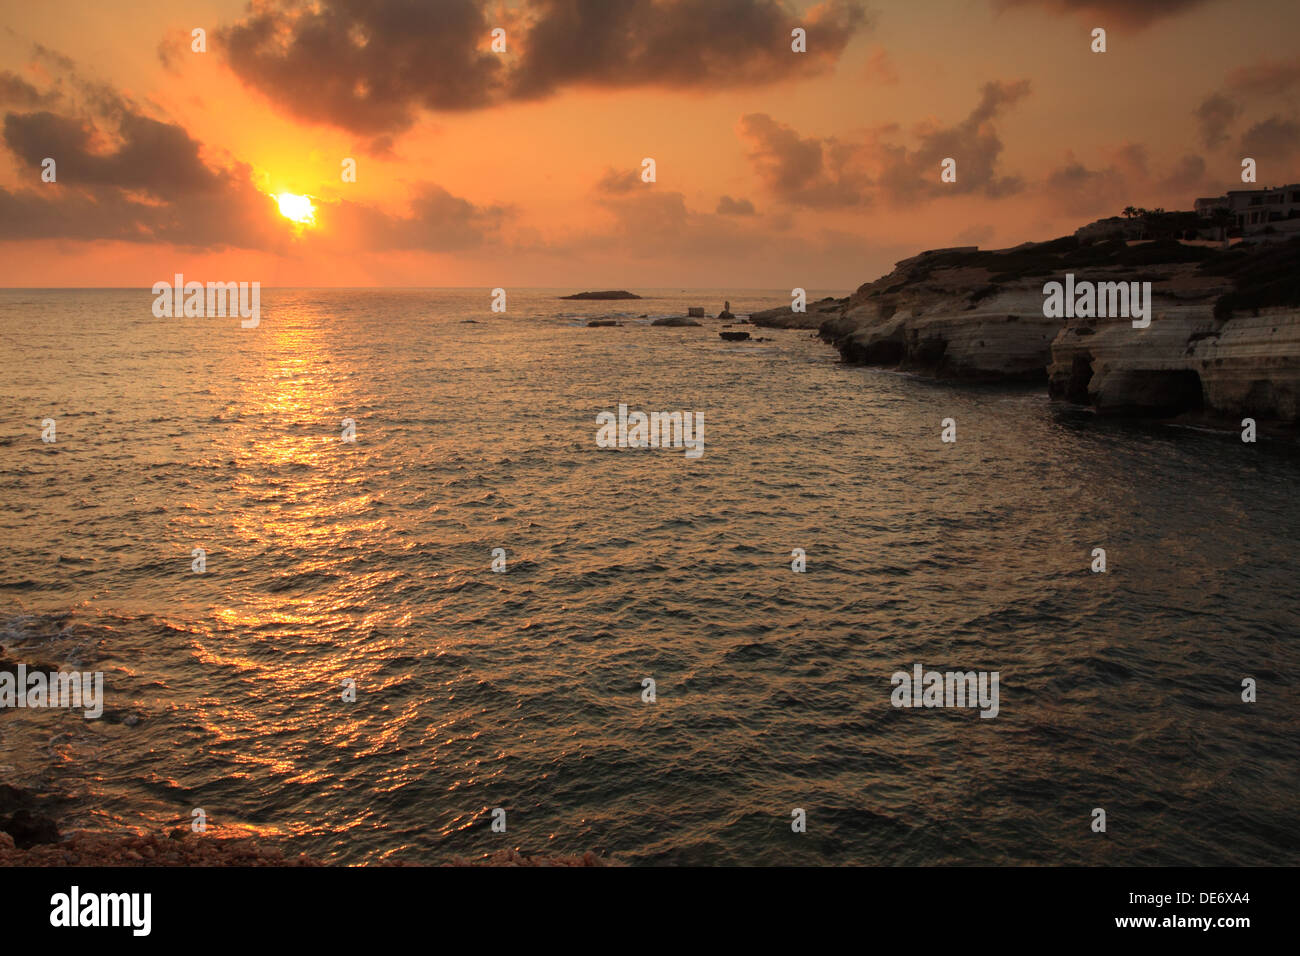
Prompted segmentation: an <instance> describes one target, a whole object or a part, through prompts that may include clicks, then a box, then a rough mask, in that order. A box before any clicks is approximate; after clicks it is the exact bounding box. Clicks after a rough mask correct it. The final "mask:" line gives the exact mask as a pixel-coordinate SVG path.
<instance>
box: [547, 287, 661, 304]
mask: <svg viewBox="0 0 1300 956" xmlns="http://www.w3.org/2000/svg"><path fill="white" fill-rule="evenodd" d="M560 298H561V299H581V300H584V301H586V300H606V299H639V298H641V297H640V296H639V295H633V294H632V293H631V292H626V291H624V290H622V289H615V290H611V291H607V292H577V293H575V294H573V295H562V296H560Z"/></svg>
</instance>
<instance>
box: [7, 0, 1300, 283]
mask: <svg viewBox="0 0 1300 956" xmlns="http://www.w3.org/2000/svg"><path fill="white" fill-rule="evenodd" d="M728 3H730V8H731V10H730V12H729V13H728V15H727V16H726V17H723V18H721V19H720V20H718V19H711V18H710V9H712V10H714V11H717V10H720V9H721V8H722V0H638V2H637V3H635V4H634V6H636V7H638V8H640V9H641V11H642V12H641V13H640V14H638V15H637V16H638V17H643V19H636V18H633V19H632V21H631V23H632V25H633V26H634V27H635V29H634V30H630V31H629V32H628V33H627V34H626V35H624V34H619V33H618V32H615V33H614V34H612V35H611V34H603V35H601V34H599V33H598V32H597V31H598V30H599V28H600V27H599V24H597V23H595V18H594V17H591V16H584V15H582V13H581V10H582V6H581V5H580V4H576V3H569V2H562V0H527V2H524V0H518V2H512V3H504V4H503V3H498V2H496V0H490V2H489V0H483V2H475V0H443V2H442V3H432V2H431V3H429V4H427V5H426V7H427V8H428V9H430V10H433V9H434V8H435V7H436V8H441V12H439V13H438V14H437V16H434V15H433V14H432V13H431V14H430V16H429V17H428V18H425V17H424V16H423V15H420V16H416V17H415V18H414V20H412V19H410V18H409V14H408V15H407V16H408V19H407V20H405V21H403V20H402V11H405V10H407V8H409V7H410V6H411V5H410V4H403V3H397V2H395V0H385V2H380V3H376V4H375V5H374V8H375V9H377V10H380V11H381V12H385V13H386V14H387V13H391V14H392V15H391V16H387V15H385V16H382V17H378V18H376V19H375V20H374V21H372V22H369V23H358V22H355V21H350V20H349V19H348V17H347V15H346V14H345V13H344V12H343V7H342V5H335V4H334V3H332V2H326V0H319V2H317V3H316V4H315V5H314V10H315V14H316V16H317V19H316V20H315V21H313V28H320V29H323V30H326V31H327V32H328V31H333V32H332V34H331V35H330V39H329V42H331V43H333V42H337V43H342V44H344V46H343V47H341V48H338V47H329V48H328V49H330V50H333V51H334V52H333V53H328V54H326V55H318V54H316V53H311V52H304V51H303V50H299V51H298V53H297V54H291V53H289V52H286V50H287V48H286V47H284V46H282V45H280V44H282V43H283V42H284V40H285V39H286V38H288V39H290V40H297V41H298V42H300V43H301V44H304V45H305V44H307V41H309V40H310V41H312V42H317V41H318V40H319V38H318V37H316V35H315V34H312V33H311V32H310V31H309V30H307V29H306V26H305V24H304V21H301V20H297V19H295V18H294V17H293V16H292V15H288V14H285V13H284V12H283V11H282V9H281V7H280V6H279V5H277V4H275V3H266V4H259V5H258V11H256V12H250V11H249V10H248V9H247V8H246V6H245V4H243V3H233V2H230V3H228V2H216V0H209V2H188V3H175V2H152V0H148V2H142V3H133V4H131V5H130V9H129V10H126V11H124V10H122V9H115V7H117V5H114V4H103V3H101V2H62V0H52V2H49V3H44V4H31V3H28V2H17V0H3V2H0V12H2V13H3V17H2V18H0V22H3V23H5V24H7V25H8V29H7V30H4V31H0V113H3V115H4V140H3V142H0V190H2V191H0V249H2V250H3V252H2V254H0V285H6V286H110V285H113V286H118V285H134V286H147V285H151V284H152V283H153V282H154V281H156V280H158V279H160V278H170V276H172V275H173V274H174V273H176V272H183V273H185V274H186V276H187V277H191V278H196V279H200V280H206V279H223V280H229V279H239V280H257V281H261V282H262V283H263V284H264V285H268V286H269V285H420V286H489V287H491V286H506V287H509V286H557V287H565V288H569V287H572V288H606V287H613V288H636V287H642V288H648V287H665V286H681V287H689V286H707V287H719V286H727V287H736V288H742V287H744V288H790V287H793V286H796V285H798V286H804V287H807V288H809V289H810V290H839V289H846V288H852V287H854V286H856V285H858V284H859V283H861V282H863V281H867V280H869V279H872V278H874V277H876V276H877V275H879V274H881V273H883V272H885V271H888V269H889V267H890V265H891V264H892V262H893V261H895V260H896V259H899V258H901V257H903V256H907V255H911V254H913V253H914V252H917V251H919V250H921V249H924V248H930V247H935V246H944V245H954V244H979V245H981V246H985V247H997V246H1005V245H1013V244H1015V243H1019V242H1023V241H1025V240H1031V239H1034V240H1037V239H1046V238H1051V237H1053V236H1056V235H1061V234H1064V233H1067V232H1070V231H1072V230H1073V229H1074V228H1075V227H1076V226H1078V225H1080V224H1082V223H1083V222H1086V221H1088V220H1090V219H1093V218H1096V217H1098V216H1102V215H1111V214H1115V213H1117V212H1118V211H1119V210H1120V209H1121V208H1123V206H1125V205H1128V204H1135V205H1145V206H1164V207H1166V208H1171V209H1173V208H1190V206H1191V201H1192V199H1193V198H1195V197H1196V196H1198V195H1214V194H1217V193H1219V192H1222V191H1223V190H1224V189H1227V188H1234V186H1240V180H1239V169H1240V161H1241V157H1243V156H1246V155H1251V156H1253V157H1254V158H1255V159H1256V160H1257V161H1258V164H1259V182H1260V184H1261V185H1264V184H1272V183H1281V182H1291V181H1295V180H1297V179H1300V164H1298V163H1297V152H1296V150H1297V146H1298V145H1300V143H1298V139H1300V137H1297V132H1300V65H1298V64H1300V61H1297V59H1296V56H1295V54H1294V53H1293V52H1292V50H1293V44H1294V36H1295V33H1296V28H1297V26H1300V5H1297V4H1295V3H1294V2H1292V0H1277V2H1272V0H1243V2H1232V0H1148V2H1146V3H1142V4H1136V3H1133V2H1131V0H1122V2H1121V0H1096V2H1085V0H1078V2H1076V0H952V2H941V0H936V2H934V3H919V2H912V0H909V2H890V0H877V2H874V3H871V2H865V0H864V2H862V3H857V2H855V0H831V2H830V3H828V4H820V5H818V4H802V3H795V2H786V3H778V2H776V0H728ZM622 6H625V5H623V4H619V3H618V2H616V0H609V2H608V3H605V4H597V5H596V7H595V9H599V8H601V7H604V8H610V7H622ZM626 6H627V8H628V9H631V8H632V6H633V4H631V2H630V0H629V4H627V5H626ZM1134 8H1141V9H1142V10H1143V11H1145V12H1144V13H1143V14H1142V15H1140V16H1138V17H1137V18H1135V17H1134V15H1133V13H1132V12H1131V11H1132V9H1134ZM259 15H262V19H260V20H258V19H255V18H256V17H258V16H259ZM440 18H441V19H440ZM435 21H436V22H435ZM466 23H468V24H471V25H472V26H471V27H470V28H466V29H465V30H461V29H460V27H459V26H457V25H458V24H459V25H463V24H466ZM791 23H793V24H796V25H799V24H806V25H808V32H809V39H808V45H809V52H808V53H806V54H796V53H793V52H791V51H790V50H789V42H788V38H786V39H782V37H783V36H785V34H783V33H782V32H781V31H783V30H785V28H786V27H787V26H788V25H789V24H791ZM496 24H503V25H508V30H507V43H508V50H509V52H508V53H507V54H506V55H505V56H500V55H498V54H493V53H491V52H490V50H489V46H488V43H489V36H488V35H487V33H488V30H487V29H486V28H490V26H491V25H496ZM194 27H204V28H205V29H206V30H207V31H208V38H207V39H208V49H207V52H206V53H193V52H191V51H190V49H189V36H190V31H191V29H192V28H194ZM1094 27H1104V28H1106V29H1107V45H1108V50H1107V52H1106V53H1104V54H1095V53H1092V52H1091V51H1090V49H1089V45H1090V43H1091V38H1090V33H1091V30H1092V29H1093V28H1094ZM481 28H484V29H481ZM819 30H820V32H819ZM259 31H260V32H259ZM476 31H477V32H476ZM548 31H549V32H548ZM787 33H788V31H787ZM240 37H243V38H244V40H245V41H246V40H248V38H250V37H253V38H258V39H259V42H263V41H264V43H265V45H264V46H262V47H261V48H260V53H259V55H258V56H254V55H252V54H251V53H250V48H249V47H248V46H247V45H245V46H241V44H240V40H239V38H240ZM548 37H549V38H551V40H549V41H548V39H547V38H548ZM557 37H558V38H560V39H558V40H556V39H554V38H557ZM773 37H776V38H777V39H778V40H781V42H780V43H777V42H775V41H774V40H773V39H772V38H773ZM548 43H550V46H547V44H548ZM563 43H568V44H571V45H572V47H573V49H572V50H570V51H566V52H563V53H562V54H561V52H560V51H558V49H557V52H556V55H555V56H550V57H537V58H536V59H535V60H534V59H533V58H531V57H530V56H529V54H530V53H531V52H534V51H531V50H530V49H529V47H530V45H531V46H532V47H536V48H541V49H551V48H552V47H555V45H556V44H563ZM638 43H639V44H641V46H640V48H637V44H638ZM348 44H351V46H349V45H348ZM340 49H341V50H342V51H343V52H342V53H339V52H338V51H339V50H340ZM475 51H477V53H476V52H475ZM352 53H356V58H355V59H349V57H350V56H351V54H352ZM371 54H373V55H371ZM462 56H463V57H464V58H465V64H466V65H465V66H464V67H463V68H461V67H459V66H458V63H459V61H460V58H461V57H462ZM475 57H480V58H484V59H477V60H476V59H474V58H475ZM489 57H495V58H496V60H495V61H489V60H487V59H486V58H489ZM799 57H803V58H804V59H802V60H797V58H799ZM796 60H797V64H796V62H795V61H796ZM480 67H481V68H482V70H484V71H485V72H484V76H485V77H488V78H489V79H485V80H483V81H482V82H479V81H478V80H476V79H475V77H476V76H477V74H476V72H475V71H476V70H478V69H479V68H480ZM259 71H261V72H259ZM276 71H281V72H279V73H277V72H276ZM299 81H301V82H299ZM529 84H533V88H530V89H528V90H527V91H526V92H518V90H523V89H524V88H525V87H527V86H528V85H529ZM537 84H541V87H540V88H539V87H537ZM990 84H991V85H990ZM516 88H517V89H516ZM372 89H373V90H381V89H383V90H391V91H393V92H391V93H388V94H385V95H384V96H383V102H382V106H383V107H385V108H384V109H379V108H374V109H366V108H362V109H356V108H351V107H349V105H348V102H347V101H348V99H349V96H348V95H347V92H346V91H348V90H354V91H357V92H356V95H357V96H359V97H361V96H365V95H367V91H369V90H372ZM340 91H343V92H340ZM480 100H481V101H480ZM429 103H434V104H437V105H435V106H433V107H432V108H430V107H429V106H428V104H429ZM354 105H355V104H354ZM378 105H380V104H376V107H378ZM948 155H951V156H952V157H953V158H955V159H956V160H957V175H958V182H957V183H956V184H947V186H946V188H945V185H944V184H941V183H939V165H938V161H937V160H938V159H939V158H941V157H943V156H948ZM44 156H51V157H53V158H55V159H56V162H58V163H59V175H58V179H57V182H56V183H43V182H42V181H41V167H40V161H41V158H42V157H44ZM344 157H353V158H355V159H356V161H357V167H358V175H357V182H356V183H344V182H342V181H341V180H340V162H341V160H342V159H343V158H344ZM643 157H653V158H654V159H655V161H656V164H657V181H656V182H655V183H653V184H646V183H642V182H641V181H640V178H639V175H638V173H639V170H640V163H641V160H642V159H643ZM178 170H179V171H178ZM282 191H291V192H297V193H305V194H309V195H311V196H312V197H314V199H315V201H316V204H317V208H318V224H317V226H316V227H315V228H309V229H306V230H302V231H301V234H297V231H296V230H295V229H294V228H293V226H292V224H291V223H289V222H288V221H287V220H285V219H284V218H282V217H280V216H279V215H278V213H277V212H276V210H275V204H274V203H273V202H272V201H271V200H270V199H269V198H267V196H266V195H264V194H267V193H277V192H282ZM724 196H726V197H730V199H731V200H733V202H731V203H729V204H727V205H726V206H724V207H720V205H719V204H720V202H721V201H722V197H724ZM751 207H752V212H751ZM738 212H739V213H741V214H737V213H738ZM128 236H129V237H130V238H129V239H127V238H126V237H128Z"/></svg>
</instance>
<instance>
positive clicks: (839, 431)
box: [0, 290, 1300, 864]
mask: <svg viewBox="0 0 1300 956" xmlns="http://www.w3.org/2000/svg"><path fill="white" fill-rule="evenodd" d="M557 294H558V293H555V292H545V291H533V292H515V291H512V292H511V293H510V299H509V306H510V311H509V312H508V313H507V314H506V315H494V314H492V313H490V312H489V311H488V303H489V295H488V292H487V291H486V290H454V291H445V290H411V291H334V290H330V291H325V290H306V291H301V290H298V291H295V290H265V291H264V294H263V301H262V322H261V326H260V327H259V328H257V329H253V330H244V329H241V328H240V327H239V323H238V321H237V320H230V319H221V318H213V319H194V318H191V319H161V320H160V319H155V318H154V317H153V315H152V314H151V311H150V307H151V304H152V300H153V297H152V295H151V294H150V293H149V292H148V291H147V290H142V291H127V290H114V291H100V292H89V291H78V292H67V291H58V292H49V291H41V292H33V291H21V290H19V291H14V290H9V291H2V292H0V349H2V350H3V352H2V354H3V360H2V361H0V399H2V407H3V409H4V415H3V420H2V421H0V488H2V489H3V507H2V508H0V644H3V645H5V646H6V647H7V648H8V653H9V654H11V655H16V656H21V657H24V658H25V659H30V660H35V661H40V662H44V663H49V664H53V665H58V666H62V667H65V668H69V669H81V670H101V671H103V672H104V673H105V680H106V685H107V691H106V693H107V698H108V700H107V712H106V713H105V716H104V717H103V718H102V719H100V720H97V721H86V720H83V719H82V718H81V717H80V716H76V715H73V714H69V713H67V712H54V711H31V710H22V711H8V712H5V713H0V782H7V783H13V784H15V785H19V786H25V787H34V788H37V789H42V790H45V791H48V792H51V793H56V794H60V795H62V796H63V797H64V798H66V800H65V803H64V804H63V806H64V808H65V809H64V813H63V823H64V825H65V828H68V829H74V828H113V827H119V826H127V827H133V828H141V829H145V828H148V829H153V830H157V829H159V828H160V827H162V826H165V825H174V824H176V823H181V822H185V821H188V820H189V817H190V812H191V810H192V809H193V808H195V807H201V808H203V809H204V811H205V812H206V814H207V815H208V820H209V822H210V823H211V824H212V825H213V826H217V827H227V828H234V829H244V830H248V831H251V832H256V833H261V834H266V835H270V836H274V837H277V838H284V839H287V840H289V841H290V842H291V845H292V847H293V848H294V849H299V850H304V851H307V852H309V853H312V854H315V855H318V856H321V857H323V858H326V859H330V860H333V861H336V862H346V863H379V862H383V861H385V860H387V859H393V858H401V859H410V860H416V861H427V862H437V861H442V860H445V859H447V858H449V857H450V856H452V855H457V854H460V855H470V856H474V855H478V854H482V853H487V852H490V851H492V850H495V849H499V848H501V847H504V846H516V847H520V848H522V849H524V850H525V851H549V852H577V853H580V852H583V851H586V850H596V851H600V852H604V853H610V854H614V855H616V856H617V857H619V858H621V859H624V860H626V861H629V862H633V863H678V864H692V863H760V864H770V863H798V864H807V863H832V864H849V863H854V864H857V863H865V864H877V863H880V864H940V863H997V864H1001V863H1043V864H1081V863H1088V864H1103V863H1118V864H1147V863H1196V864H1204V863H1288V864H1295V863H1297V862H1300V851H1298V850H1297V846H1298V845H1300V823H1298V822H1297V814H1296V810H1297V791H1298V789H1300V772H1298V771H1297V767H1298V766H1300V760H1298V758H1300V733H1298V732H1297V731H1298V730H1300V727H1298V726H1297V725H1298V723H1300V721H1298V719H1297V713H1300V711H1298V710H1297V706H1296V705H1297V694H1296V672H1297V666H1300V652H1298V651H1297V641H1296V635H1297V630H1298V625H1300V611H1298V606H1297V597H1300V584H1298V583H1297V581H1298V575H1297V572H1298V571H1300V549H1297V546H1296V540H1297V537H1298V536H1300V506H1298V505H1297V503H1296V497H1295V484H1294V482H1295V478H1296V475H1297V473H1298V471H1300V456H1298V455H1297V454H1296V452H1295V450H1294V448H1292V447H1291V446H1288V445H1282V444H1277V443H1271V442H1261V443H1260V444H1257V445H1245V444H1243V443H1241V442H1240V441H1239V440H1238V439H1237V438H1236V436H1235V435H1220V434H1212V433H1208V432H1200V431H1193V430H1189V429H1174V428H1167V427H1159V426H1139V425H1116V424H1108V423H1104V422H1098V421H1095V420H1093V419H1092V418H1091V417H1090V416H1087V415H1084V414H1081V413H1078V412H1072V411H1069V410H1068V409H1062V408H1056V407H1053V406H1052V405H1050V404H1049V403H1048V401H1047V399H1046V397H1045V395H1044V394H1042V393H1040V392H1037V391H1023V390H1018V391H1014V390H1013V391H1008V390H997V389H993V390H980V389H959V388H952V387H949V386H945V385H940V384H935V383H930V382H926V381H923V380H920V379H916V378H912V377H908V376H904V375H898V374H893V373H890V372H884V371H878V370H870V369H862V368H854V367H845V366H843V365H840V364H838V363H837V361H836V359H837V356H836V355H835V353H834V352H833V351H832V350H831V349H829V348H828V347H826V346H825V345H823V344H821V343H819V342H818V341H816V340H815V339H813V338H810V336H809V333H807V332H796V331H762V332H758V333H757V334H761V335H765V336H769V337H771V338H772V339H773V341H771V342H767V343H739V344H733V343H725V342H722V341H720V340H719V338H718V336H717V334H716V331H715V330H714V328H712V327H706V328H703V329H698V328H688V329H672V328H651V327H649V325H648V321H649V320H648V319H644V320H643V319H639V318H637V317H638V316H639V315H641V314H642V313H646V314H649V315H651V316H654V315H662V314H669V313H680V312H682V311H683V310H684V309H685V307H686V306H688V305H702V306H705V307H706V308H707V309H708V310H709V312H710V314H714V313H716V311H717V310H718V308H720V306H721V302H722V300H723V298H724V297H725V298H730V299H731V301H732V308H733V310H735V311H746V310H749V309H751V308H760V307H767V306H771V305H776V304H780V303H781V302H784V301H788V298H786V297H785V296H783V295H782V294H781V293H780V292H773V293H770V294H764V293H753V294H748V295H746V294H741V293H734V292H731V293H728V292H726V291H724V290H716V291H709V292H691V293H680V292H678V291H677V290H673V291H671V292H662V293H655V294H653V295H655V297H654V298H650V299H646V300H644V301H641V302H630V303H608V302H604V303H601V302H597V303H574V302H560V301H557V300H556V299H555V296H556V295H557ZM818 294H821V293H820V292H819V293H818ZM597 315H600V316H604V315H622V316H625V317H626V319H627V322H628V324H627V325H625V326H624V327H621V328H596V329H588V328H584V327H582V324H583V323H584V322H585V321H586V319H587V318H588V317H591V316H597ZM466 319H474V320H476V321H475V323H474V324H469V323H467V322H465V321H464V320H466ZM710 325H712V323H711V324H710ZM620 402H625V403H627V404H628V405H629V406H631V407H632V408H634V409H641V410H644V411H672V410H683V411H699V412H703V413H704V418H705V452H704V455H703V457H701V458H699V459H695V460H692V459H689V458H686V457H685V456H684V455H683V454H682V452H681V451H679V450H601V449H598V448H597V447H596V443H595V433H596V415H597V414H598V413H599V412H601V411H605V410H612V409H614V408H615V407H616V406H617V405H618V403H620ZM946 417H951V418H954V419H955V420H956V422H957V428H958V441H957V442H956V443H955V444H943V443H941V442H940V441H939V431H940V421H941V419H943V418H946ZM45 418H53V419H55V421H56V428H57V432H56V434H57V441H56V442H55V443H54V444H46V443H43V442H42V441H41V439H40V432H41V422H42V420H43V419H45ZM345 418H352V419H354V420H355V422H356V442H355V443H345V442H342V441H340V431H341V427H342V425H341V423H342V420H343V419H345ZM1094 547H1104V548H1105V549H1106V550H1107V556H1108V561H1109V568H1110V570H1109V572H1108V573H1106V574H1094V573H1092V572H1091V571H1090V570H1089V565H1090V563H1091V560H1092V558H1091V553H1092V549H1093V548H1094ZM194 548H204V549H206V552H207V571H206V573H204V574H195V573H193V572H192V571H191V551H192V549H194ZM494 548H504V549H505V550H506V553H507V562H508V564H507V567H508V570H507V571H506V572H505V573H503V574H500V573H493V572H492V571H491V569H490V566H491V562H492V551H493V549H494ZM794 548H803V549H805V551H806V552H807V562H808V565H807V573H805V574H795V573H793V572H792V571H791V567H790V562H791V551H792V549H794ZM916 663H921V664H922V665H924V666H925V667H926V668H927V669H937V670H990V671H994V670H995V671H998V672H999V673H1000V676H1001V684H1000V713H999V715H998V716H997V718H996V719H992V720H988V719H980V718H979V717H978V716H977V713H976V711H974V710H956V709H951V710H944V709H934V710H903V709H895V708H893V707H892V706H891V705H890V692H891V689H892V688H891V684H890V676H891V674H892V673H893V672H895V671H897V670H910V669H911V668H912V666H913V664H916ZM645 677H652V678H654V680H655V681H656V683H657V698H658V699H657V702H656V703H654V704H647V703H643V702H642V699H641V690H642V685H641V682H642V679H643V678H645ZM1246 677H1251V678H1254V679H1255V680H1256V681H1258V685H1259V699H1258V702H1257V703H1254V704H1246V703H1243V702H1242V701H1241V699H1240V693H1241V682H1242V680H1243V678H1246ZM347 678H351V679H354V680H355V681H356V686H357V701H356V703H345V702H343V701H342V700H341V699H340V698H341V692H340V688H341V682H342V681H344V680H345V679H347ZM495 807H503V808H505V809H506V811H507V823H508V830H507V833H505V834H494V833H492V832H491V829H490V823H491V810H492V808H495ZM796 807H798V808H803V809H805V810H806V812H807V815H808V832H807V833H805V834H796V833H793V832H791V827H790V820H791V816H790V814H791V810H792V809H793V808H796ZM1096 807H1101V808H1104V809H1105V810H1106V812H1107V818H1108V819H1107V823H1108V832H1107V833H1105V834H1096V833H1093V832H1091V830H1090V823H1091V821H1092V810H1093V808H1096Z"/></svg>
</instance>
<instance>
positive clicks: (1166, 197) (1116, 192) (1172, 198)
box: [1041, 143, 1207, 216]
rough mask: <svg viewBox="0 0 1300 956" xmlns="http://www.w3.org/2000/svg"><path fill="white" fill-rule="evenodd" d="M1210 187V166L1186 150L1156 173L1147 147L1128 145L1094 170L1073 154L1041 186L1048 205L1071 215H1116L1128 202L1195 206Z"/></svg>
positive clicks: (1121, 147)
mask: <svg viewBox="0 0 1300 956" xmlns="http://www.w3.org/2000/svg"><path fill="white" fill-rule="evenodd" d="M1206 188H1207V182H1206V164H1205V160H1204V159H1202V158H1201V157H1200V156H1196V155H1193V154H1190V153H1189V154H1187V155H1184V156H1183V157H1181V158H1180V159H1179V160H1178V161H1177V162H1176V163H1175V164H1174V165H1173V166H1172V167H1171V168H1170V169H1168V170H1167V171H1163V172H1161V171H1153V170H1152V169H1151V167H1150V163H1149V161H1148V158H1147V150H1146V147H1144V146H1142V145H1140V144H1136V143H1125V144H1123V145H1122V146H1119V147H1118V148H1116V149H1113V150H1111V151H1110V156H1109V161H1108V162H1106V163H1105V165H1103V166H1100V167H1098V168H1095V169H1092V168H1089V167H1087V166H1086V165H1084V164H1083V163H1082V162H1079V161H1078V160H1077V159H1075V157H1074V156H1073V155H1068V156H1067V157H1066V161H1065V163H1064V164H1063V165H1061V166H1059V167H1057V168H1056V169H1054V170H1052V171H1051V172H1049V173H1048V175H1047V178H1046V180H1045V181H1044V182H1043V184H1042V186H1041V191H1042V194H1043V202H1044V205H1045V206H1046V207H1047V208H1049V209H1051V210H1052V211H1055V212H1058V213H1062V214H1065V215H1071V216H1115V215H1119V213H1120V211H1121V210H1122V209H1123V208H1124V207H1125V206H1130V205H1131V206H1147V207H1154V206H1159V205H1164V207H1165V208H1167V209H1190V208H1191V205H1192V200H1193V199H1195V198H1196V197H1197V196H1198V195H1203V194H1204V190H1205V189H1206Z"/></svg>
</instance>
